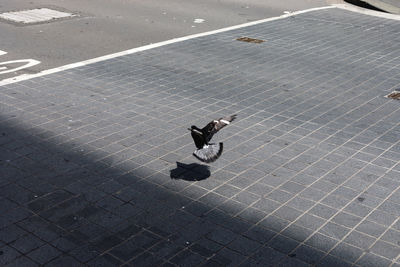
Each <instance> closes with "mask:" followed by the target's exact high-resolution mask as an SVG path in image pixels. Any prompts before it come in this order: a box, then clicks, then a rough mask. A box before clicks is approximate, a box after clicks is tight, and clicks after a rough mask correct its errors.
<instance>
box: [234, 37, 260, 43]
mask: <svg viewBox="0 0 400 267" xmlns="http://www.w3.org/2000/svg"><path fill="white" fill-rule="evenodd" d="M236 40H238V41H242V42H248V43H255V44H259V43H263V42H265V41H264V40H260V39H254V38H250V37H240V38H237V39H236Z"/></svg>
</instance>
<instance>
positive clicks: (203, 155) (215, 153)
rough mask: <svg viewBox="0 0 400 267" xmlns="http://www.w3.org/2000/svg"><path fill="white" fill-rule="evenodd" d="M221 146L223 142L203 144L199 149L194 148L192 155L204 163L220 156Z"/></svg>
mask: <svg viewBox="0 0 400 267" xmlns="http://www.w3.org/2000/svg"><path fill="white" fill-rule="evenodd" d="M223 148H224V146H223V143H219V144H209V145H205V146H204V147H203V148H201V149H196V150H195V151H194V152H193V156H195V157H196V158H197V159H198V160H200V161H203V162H206V163H210V162H214V161H216V160H217V159H218V158H219V157H220V156H221V154H222V150H223Z"/></svg>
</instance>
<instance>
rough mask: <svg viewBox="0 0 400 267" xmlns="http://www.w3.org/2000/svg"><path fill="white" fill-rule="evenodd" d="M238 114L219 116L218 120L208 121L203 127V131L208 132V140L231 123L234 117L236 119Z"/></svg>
mask: <svg viewBox="0 0 400 267" xmlns="http://www.w3.org/2000/svg"><path fill="white" fill-rule="evenodd" d="M236 116H237V115H236V114H234V115H231V116H228V117H224V118H219V119H218V120H213V121H211V122H210V123H208V124H207V125H206V126H205V127H204V128H203V129H202V132H203V133H205V134H206V139H207V142H209V141H210V140H211V138H212V137H213V135H214V134H215V133H217V132H218V131H219V130H221V129H222V128H224V127H225V126H226V125H229V124H230V123H231V122H232V121H233V120H234V119H236Z"/></svg>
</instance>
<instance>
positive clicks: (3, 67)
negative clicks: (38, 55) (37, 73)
mask: <svg viewBox="0 0 400 267" xmlns="http://www.w3.org/2000/svg"><path fill="white" fill-rule="evenodd" d="M5 54H7V52H5V51H2V50H0V56H2V55H5ZM23 63H24V64H23ZM14 64H17V66H16V67H11V68H9V66H10V65H14ZM21 64H22V65H21ZM37 64H40V61H38V60H35V59H17V60H10V61H4V62H0V75H1V74H6V73H10V72H15V71H19V70H22V69H26V68H30V67H32V66H35V65H37Z"/></svg>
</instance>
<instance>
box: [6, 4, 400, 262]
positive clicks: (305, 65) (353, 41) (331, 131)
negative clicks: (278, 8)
mask: <svg viewBox="0 0 400 267" xmlns="http://www.w3.org/2000/svg"><path fill="white" fill-rule="evenodd" d="M399 30H400V24H399V23H398V21H392V20H388V19H382V18H375V17H370V16H366V15H360V14H357V13H352V12H348V11H343V10H339V9H329V10H319V11H314V12H309V13H304V14H299V15H296V16H292V17H288V18H285V19H280V20H275V21H270V22H267V23H263V24H259V25H255V26H250V27H246V28H241V29H236V30H232V31H228V32H223V33H219V34H215V35H210V36H203V37H200V38H195V39H191V40H187V41H184V42H179V43H174V44H169V45H167V46H163V47H159V48H155V49H151V50H148V51H143V52H139V53H136V54H132V55H125V56H121V57H118V58H114V59H110V60H106V61H102V62H97V63H94V64H90V65H87V66H82V67H79V68H75V69H70V70H67V71H63V72H59V73H54V74H51V75H47V76H42V77H38V78H35V79H32V80H26V81H22V82H19V83H15V84H10V85H6V86H3V87H1V88H0V124H1V126H2V127H1V130H0V134H1V135H0V151H1V152H2V153H0V164H1V167H2V168H1V169H0V177H1V179H0V192H1V193H2V194H1V199H0V200H2V201H1V203H3V204H2V205H0V210H2V211H4V212H2V214H1V215H0V246H1V247H2V248H3V249H2V251H3V252H4V253H5V256H2V258H0V262H1V263H3V264H8V263H13V264H18V263H23V262H30V261H31V262H35V263H36V264H45V263H47V262H52V263H53V264H57V263H63V262H64V263H66V262H69V263H72V262H74V263H76V262H79V263H81V264H89V265H90V264H93V265H96V264H112V265H123V264H132V265H139V264H152V265H158V264H163V263H164V264H168V265H185V264H202V263H207V264H220V265H224V266H226V265H229V264H239V263H243V264H245V265H246V264H261V265H263V264H265V263H267V262H268V263H271V262H273V263H274V264H279V263H281V264H283V265H284V264H290V263H291V264H303V265H307V264H321V265H324V264H334V265H335V264H336V265H346V264H347V265H351V264H354V265H364V264H366V263H368V261H370V262H373V263H376V264H377V265H379V266H389V265H390V264H395V263H398V261H399V255H398V251H399V245H398V244H396V242H394V241H395V240H396V239H395V237H396V236H397V234H398V233H399V230H400V228H399V227H398V223H399V221H398V215H399V214H398V206H399V204H400V203H399V200H398V192H400V187H399V186H400V184H399V182H398V181H397V180H398V179H397V177H399V175H400V172H399V168H398V166H399V164H397V162H398V161H399V160H400V138H399V136H400V117H399V116H398V115H397V114H398V113H399V111H400V106H399V104H398V102H396V101H394V100H389V99H387V98H384V96H385V95H387V93H388V92H390V91H392V90H393V89H396V88H398V87H399V86H400V82H399V79H398V78H399V75H398V73H399V69H400V56H398V55H399V53H398V52H400V46H399V45H398V44H399V43H400V42H399V41H400V40H399V38H398V35H396V34H395V33H396V32H398V31H399ZM240 36H251V37H254V38H260V39H263V40H266V42H264V43H262V44H257V45H254V44H248V43H243V42H237V41H235V39H236V38H237V37H240ZM233 113H238V115H239V117H238V120H237V121H235V122H234V123H232V125H230V126H229V127H227V128H226V129H224V130H223V131H221V133H219V134H218V136H216V137H215V138H218V140H222V141H223V142H224V143H225V144H224V147H225V148H226V149H225V151H224V154H223V155H222V157H221V158H220V159H219V160H218V161H216V162H215V163H213V164H210V165H209V166H205V165H203V164H199V163H197V162H196V161H195V159H194V158H193V157H192V156H191V153H192V151H193V149H194V146H193V144H192V140H191V138H190V136H189V134H188V132H187V130H186V128H188V127H190V125H192V124H195V125H203V124H205V123H207V122H209V120H210V118H218V117H220V116H223V115H228V114H233ZM3 167H4V168H3ZM173 173H174V174H175V175H172V174H173ZM171 178H174V179H171ZM24 241H27V242H24ZM24 244H25V245H24ZM36 247H39V248H36Z"/></svg>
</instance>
